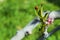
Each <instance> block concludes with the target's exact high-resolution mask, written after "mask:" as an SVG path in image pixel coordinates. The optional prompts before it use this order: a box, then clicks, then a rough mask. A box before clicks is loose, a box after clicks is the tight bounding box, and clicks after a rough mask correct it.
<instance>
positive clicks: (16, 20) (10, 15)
mask: <svg viewBox="0 0 60 40" xmlns="http://www.w3.org/2000/svg"><path fill="white" fill-rule="evenodd" d="M43 1H44V0H43ZM40 3H41V1H40V0H4V2H0V40H10V38H11V37H12V36H14V35H15V34H16V31H17V29H21V28H23V27H25V25H27V24H28V23H29V22H30V21H31V20H32V19H33V18H35V17H36V15H35V10H34V7H35V6H36V5H38V6H39V5H40ZM43 7H44V11H45V10H50V11H52V10H59V9H60V8H59V7H58V6H55V5H53V4H52V3H48V2H46V1H44V6H43ZM59 22H60V20H57V21H56V22H54V24H53V25H51V26H52V27H51V28H52V29H53V28H54V25H57V23H59ZM59 25H60V23H59ZM51 28H49V31H50V30H52V29H51ZM38 29H39V26H37V28H35V29H34V30H33V33H32V34H31V35H29V36H27V37H25V38H24V39H23V40H36V39H37V38H38V36H40V34H39V31H38ZM59 33H60V32H58V33H56V35H57V36H58V39H59V40H60V38H59V37H60V36H59ZM56 35H53V37H50V38H48V40H52V39H53V40H55V37H56Z"/></svg>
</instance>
